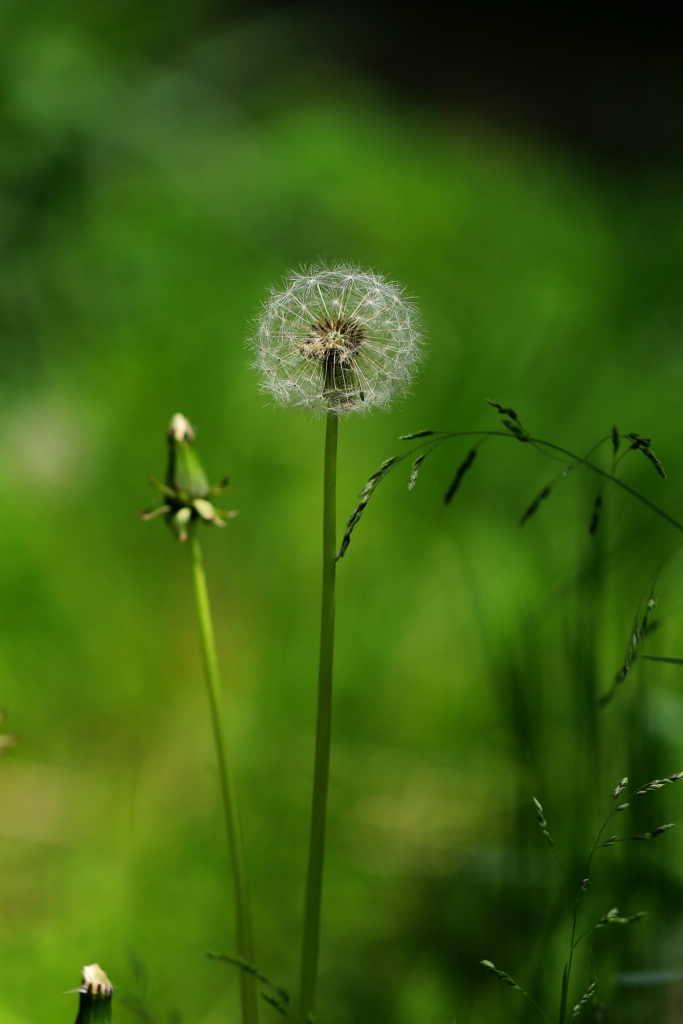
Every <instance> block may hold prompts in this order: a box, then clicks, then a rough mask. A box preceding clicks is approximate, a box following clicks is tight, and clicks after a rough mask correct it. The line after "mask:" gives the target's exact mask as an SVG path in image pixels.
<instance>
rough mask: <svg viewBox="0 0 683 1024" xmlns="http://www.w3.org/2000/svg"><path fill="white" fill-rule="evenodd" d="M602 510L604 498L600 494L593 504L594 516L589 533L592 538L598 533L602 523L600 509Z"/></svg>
mask: <svg viewBox="0 0 683 1024" xmlns="http://www.w3.org/2000/svg"><path fill="white" fill-rule="evenodd" d="M601 508H602V497H601V496H600V495H599V494H598V495H597V497H596V499H595V501H594V502H593V515H592V516H591V522H590V526H589V527H588V532H589V533H590V535H591V537H594V536H595V534H596V533H597V532H598V525H599V523H600V509H601Z"/></svg>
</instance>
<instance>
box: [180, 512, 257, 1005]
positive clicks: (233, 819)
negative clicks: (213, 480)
mask: <svg viewBox="0 0 683 1024" xmlns="http://www.w3.org/2000/svg"><path fill="white" fill-rule="evenodd" d="M190 550H191V552H192V575H193V579H194V590H195V598H196V602H197V617H198V619H199V632H200V634H201V641H202V654H203V656H204V669H205V674H206V685H207V690H208V694H209V706H210V708H211V723H212V726H213V735H214V740H215V744H216V759H217V762H218V776H219V779H220V787H221V796H222V798H223V809H224V811H225V824H226V828H227V833H228V846H229V849H230V860H231V864H232V874H233V882H234V887H235V909H236V918H237V949H238V952H239V955H240V956H241V957H242V958H243V959H244V960H246V961H247V962H248V963H250V964H253V963H254V943H253V935H252V923H251V905H250V901H249V887H248V884H247V869H246V860H245V856H244V844H243V841H242V828H241V825H240V819H239V813H238V809H237V796H236V792H235V781H234V778H233V772H232V762H231V757H230V745H229V742H228V735H227V729H226V724H225V710H224V704H223V691H222V688H221V679H220V671H219V668H218V657H217V655H216V644H215V640H214V632H213V621H212V618H211V605H210V603H209V592H208V589H207V586H206V576H205V574H204V560H203V557H202V549H201V545H200V543H199V538H198V537H197V533H196V527H195V528H194V530H193V531H192V532H191V535H190ZM240 995H241V1003H242V1024H258V1000H257V990H256V981H255V979H254V978H253V977H252V975H250V974H248V973H247V972H245V971H241V972H240Z"/></svg>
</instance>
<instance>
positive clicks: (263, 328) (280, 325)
mask: <svg viewBox="0 0 683 1024" xmlns="http://www.w3.org/2000/svg"><path fill="white" fill-rule="evenodd" d="M420 340H421V332H420V325H419V318H418V311H417V307H416V306H415V305H414V304H413V303H412V302H409V301H408V300H407V299H406V297H405V295H404V293H403V291H402V290H401V288H400V287H399V286H398V285H396V284H392V283H391V282H389V281H386V280H385V279H384V278H383V277H380V275H379V274H375V273H374V272H373V271H371V270H358V269H356V268H354V267H350V266H344V265H341V266H334V267H327V266H325V265H323V264H320V265H317V266H314V267H308V268H305V269H304V270H302V271H301V272H300V273H292V274H290V275H289V277H288V278H287V279H286V281H285V283H284V286H283V287H282V288H279V289H272V290H271V293H270V297H269V298H268V300H267V301H266V302H265V303H264V304H263V306H262V308H261V310H260V313H259V316H258V318H257V321H256V331H255V334H254V336H253V337H252V339H251V344H252V346H253V348H254V350H255V352H256V366H257V368H258V369H259V371H260V373H261V388H262V390H263V391H266V392H268V393H269V394H271V395H273V397H274V398H275V400H276V401H277V402H279V403H280V404H282V405H298V406H302V407H305V408H309V409H313V410H314V411H317V412H328V411H333V412H336V413H338V414H342V413H348V412H364V411H366V410H369V409H371V408H373V407H375V406H377V407H380V408H382V407H384V406H386V405H388V404H389V402H390V401H391V399H392V398H393V397H394V396H395V395H397V394H402V393H404V392H405V391H406V389H407V388H408V385H409V384H410V378H411V372H412V370H413V368H414V366H415V364H416V363H417V362H418V360H419V358H420Z"/></svg>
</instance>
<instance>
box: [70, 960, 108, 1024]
mask: <svg viewBox="0 0 683 1024" xmlns="http://www.w3.org/2000/svg"><path fill="white" fill-rule="evenodd" d="M76 991H77V992H79V993H80V1002H79V1006H78V1016H77V1017H76V1024H105V1022H106V1021H110V1020H111V997H112V992H113V987H112V983H111V982H110V980H109V978H108V977H107V975H106V974H105V973H104V971H103V970H102V968H101V967H100V965H99V964H90V965H89V966H87V967H84V968H83V981H82V983H81V986H80V988H78V989H76Z"/></svg>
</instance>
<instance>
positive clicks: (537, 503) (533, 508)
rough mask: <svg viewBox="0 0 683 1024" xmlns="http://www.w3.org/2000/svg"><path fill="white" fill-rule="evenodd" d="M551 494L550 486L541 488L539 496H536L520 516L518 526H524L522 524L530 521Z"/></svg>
mask: <svg viewBox="0 0 683 1024" xmlns="http://www.w3.org/2000/svg"><path fill="white" fill-rule="evenodd" d="M552 493H553V489H552V487H551V486H550V484H547V485H546V486H545V487H544V488H543V490H542V491H541V492H540V493H539V494H537V495H536V497H535V498H534V500H533V501H532V502H531V504H530V505H529V507H528V508H527V509H526V511H525V512H523V513H522V515H521V516H520V520H519V525H520V526H524V524H525V523H526V522H527V520H528V519H531V517H532V516H533V515H535V514H536V513H537V512H538V510H539V508H540V507H541V505H542V504H543V502H544V501H546V500H547V499H548V498H549V497H550V495H551V494H552Z"/></svg>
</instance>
